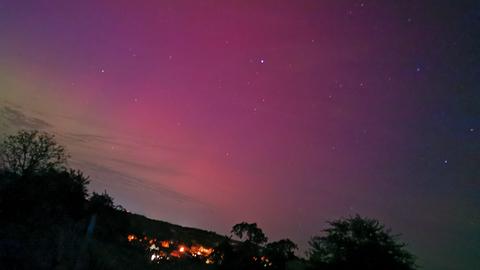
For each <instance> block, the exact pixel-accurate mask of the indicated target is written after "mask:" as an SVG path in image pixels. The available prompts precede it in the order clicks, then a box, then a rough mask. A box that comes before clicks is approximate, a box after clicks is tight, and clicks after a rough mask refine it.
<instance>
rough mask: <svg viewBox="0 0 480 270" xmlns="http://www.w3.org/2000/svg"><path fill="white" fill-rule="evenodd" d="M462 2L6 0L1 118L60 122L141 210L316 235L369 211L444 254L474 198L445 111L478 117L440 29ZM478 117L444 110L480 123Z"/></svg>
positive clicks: (48, 124) (184, 220)
mask: <svg viewBox="0 0 480 270" xmlns="http://www.w3.org/2000/svg"><path fill="white" fill-rule="evenodd" d="M340 2H341V3H340ZM407 2H408V1H407ZM462 8H463V7H460V6H459V7H457V8H451V9H447V7H446V6H443V5H438V6H436V9H435V10H434V11H433V12H430V13H429V11H431V7H430V6H429V5H427V4H418V3H416V4H414V3H413V2H412V3H406V2H405V3H403V4H400V3H399V2H396V1H392V2H390V3H388V4H387V3H386V2H385V3H384V2H382V3H380V2H378V1H376V3H373V2H372V3H370V2H368V1H366V2H365V3H363V2H361V1H328V2H327V1H323V2H322V1H231V2H228V3H227V2H222V1H137V2H133V1H75V3H74V2H73V1H5V2H0V35H1V37H2V38H1V42H0V87H1V88H0V89H1V92H0V102H1V103H0V106H1V107H0V109H1V110H2V112H3V114H2V115H3V117H2V118H1V119H0V121H2V122H0V124H1V126H2V129H3V130H6V131H12V130H14V129H17V128H32V127H33V128H40V129H44V130H48V131H51V132H54V133H56V134H57V137H58V139H59V140H60V141H61V142H62V143H63V144H65V145H67V147H68V149H69V151H70V153H71V155H72V160H71V163H70V164H71V165H72V166H73V167H76V168H80V169H82V170H84V171H85V172H86V173H87V174H89V175H90V176H91V179H92V184H91V187H92V190H96V191H103V190H105V189H106V190H107V191H108V192H109V193H110V194H112V196H113V197H114V198H115V199H116V202H117V203H120V204H122V205H123V206H124V207H126V208H127V209H128V210H129V211H132V212H138V213H142V214H145V215H147V216H149V217H152V218H157V219H161V220H166V221H170V222H173V223H178V224H182V225H186V226H194V227H200V228H205V229H209V230H215V231H218V232H220V233H228V232H229V228H230V227H231V226H232V225H233V224H235V223H237V222H240V221H251V222H258V223H259V226H260V227H261V228H263V229H264V230H265V231H266V233H267V235H268V236H269V237H270V238H271V239H272V240H275V239H279V238H280V237H289V238H291V239H293V240H295V241H296V242H297V243H299V244H300V246H302V247H305V245H306V242H307V241H308V239H309V237H310V236H312V235H315V234H318V233H319V232H320V230H321V229H322V228H324V222H325V221H326V220H328V219H333V218H338V217H341V216H348V215H353V214H356V213H360V214H362V215H366V216H371V217H375V218H379V219H381V220H382V221H384V222H385V223H386V224H387V226H389V227H392V228H393V230H394V231H396V232H402V233H403V234H404V235H405V237H404V239H405V240H406V241H407V242H409V244H410V245H411V247H412V249H413V250H414V252H415V253H418V254H419V255H421V262H422V263H424V264H426V265H427V268H426V269H428V267H432V269H435V267H436V266H437V263H438V260H439V258H441V257H442V254H447V253H449V252H450V251H448V249H443V248H442V247H443V246H444V245H446V244H447V243H449V242H452V241H458V242H462V243H466V241H467V240H465V239H466V238H463V236H462V234H460V235H459V233H458V232H457V231H455V229H454V228H453V226H449V225H448V224H457V225H459V224H461V226H464V227H462V228H463V229H465V226H466V227H468V226H469V225H465V223H464V221H465V220H467V219H468V217H471V216H474V215H473V214H472V213H474V212H475V211H474V210H475V209H474V208H473V206H471V204H469V202H470V199H471V198H472V197H471V193H469V191H468V187H469V186H471V184H472V180H471V174H468V173H467V174H466V175H463V176H458V175H459V174H458V172H460V171H463V172H464V171H465V170H467V171H468V170H470V169H471V167H468V168H466V169H465V168H464V167H456V166H468V164H470V163H468V162H466V161H465V160H462V158H468V157H470V156H469V154H468V153H467V154H462V155H460V154H458V153H460V150H461V151H464V150H465V149H460V150H459V149H457V148H455V147H453V146H452V145H456V143H455V140H454V139H452V137H451V136H453V135H452V134H450V133H448V134H447V133H441V131H438V130H441V128H440V129H439V127H441V126H442V123H443V122H441V121H444V120H445V119H446V118H442V117H447V116H445V114H442V113H444V112H446V114H447V115H452V116H451V117H453V118H452V119H454V118H455V117H457V116H458V117H462V119H467V118H465V117H464V115H463V112H459V111H456V110H455V108H454V107H448V106H447V107H445V104H446V101H447V100H448V99H445V98H441V97H438V96H441V95H440V93H447V92H448V91H449V90H450V89H453V88H451V87H454V86H455V85H458V80H457V79H456V78H457V77H455V76H450V73H448V72H450V71H448V70H449V69H448V68H447V66H448V65H447V63H448V62H449V61H454V60H453V59H458V57H459V56H458V55H457V54H455V48H453V49H452V48H450V47H445V46H447V45H445V46H444V45H443V44H444V43H447V42H449V41H450V40H458V39H457V36H456V33H457V31H454V30H455V29H456V28H455V27H461V24H460V22H459V21H460V19H459V18H462V17H461V16H460V14H463V13H462V12H463V9H462ZM445 10H448V12H450V13H448V14H449V17H448V16H445V13H446V11H445ZM439 18H446V19H444V20H445V21H444V22H442V20H443V19H442V20H440V19H439ZM447 25H450V26H447ZM451 25H453V26H451ZM449 27H450V28H449ZM459 42H460V43H461V41H459ZM448 44H450V43H448ZM461 46H462V45H458V47H461ZM458 47H457V48H458ZM452 50H453V51H452ZM446 51H448V52H449V54H448V56H445V55H443V54H444V53H445V52H446ZM439 55H442V56H443V57H438V56H439ZM442 74H443V75H442ZM437 95H438V96H437ZM455 119H456V118H455ZM468 119H470V120H471V119H474V117H471V118H468ZM468 119H467V120H465V121H463V122H461V121H456V120H455V121H453V120H452V122H448V123H447V124H446V125H447V126H448V125H451V128H450V129H449V130H455V129H456V128H458V129H459V130H460V129H461V131H458V132H459V133H460V132H463V131H464V130H465V131H467V130H470V129H471V128H477V126H478V123H479V122H478V121H476V122H475V121H473V120H472V121H470V120H468ZM475 119H478V118H475ZM445 121H446V120H445ZM453 122H454V123H455V124H452V123H453ZM475 125H477V126H475ZM478 128H480V126H478ZM454 135H455V136H457V135H458V134H457V133H455V134H454ZM470 135H471V134H470V133H468V132H466V134H465V135H458V136H460V137H462V138H467V140H470V142H471V141H472V139H471V138H470V137H464V136H470ZM455 138H457V137H455ZM458 138H459V137H458ZM477 139H478V134H477ZM449 145H450V146H449ZM469 149H470V148H469ZM462 153H464V152H462ZM446 160H448V162H445V161H446ZM465 164H467V165H465ZM477 176H478V175H477ZM453 177H455V179H456V180H455V181H456V183H457V184H458V186H457V189H452V188H451V186H450V185H451V183H452V181H453V180H452V179H453ZM434 179H437V180H434ZM477 184H478V182H477ZM432 186H433V188H432ZM477 187H478V186H477ZM477 197H478V196H477ZM445 209H450V210H445ZM458 209H462V210H461V211H459V210H458ZM477 210H478V209H477ZM427 213H428V214H427ZM446 218H447V219H448V220H449V221H448V222H447V223H445V219H446ZM475 218H476V219H474V222H478V221H479V220H480V217H479V216H478V213H477V214H476V216H475ZM475 224H478V223H475ZM459 226H460V225H459ZM472 226H474V225H472ZM477 226H478V225H477ZM468 228H470V227H468ZM468 228H467V229H468ZM467 229H465V230H467ZM470 229H472V228H470ZM439 235H440V236H439ZM432 241H436V242H435V243H432ZM467 242H468V241H467ZM432 250H433V251H432ZM462 256H468V255H463V253H462V254H460V253H459V254H458V256H457V259H456V261H455V260H454V263H452V265H458V263H461V262H462V261H464V260H467V261H468V259H469V258H470V257H468V258H466V259H465V257H462ZM452 267H453V266H452ZM445 269H447V268H445ZM448 269H450V268H448ZM452 269H453V268H452ZM458 269H460V268H458Z"/></svg>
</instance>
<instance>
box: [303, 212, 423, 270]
mask: <svg viewBox="0 0 480 270" xmlns="http://www.w3.org/2000/svg"><path fill="white" fill-rule="evenodd" d="M329 224H330V228H328V229H326V230H325V235H323V236H316V237H313V238H312V239H311V241H310V243H309V244H310V247H311V249H310V252H309V260H310V264H311V267H312V269H327V270H347V269H365V270H384V269H389V270H411V269H416V266H415V260H414V258H413V256H412V255H411V254H410V253H409V252H408V251H406V250H405V244H403V243H400V242H398V241H397V240H396V237H395V236H393V235H392V234H391V233H390V231H389V230H386V229H385V227H384V226H383V225H382V224H380V222H378V221H377V220H374V219H367V218H362V217H360V216H356V217H354V218H347V219H342V220H336V221H332V222H329Z"/></svg>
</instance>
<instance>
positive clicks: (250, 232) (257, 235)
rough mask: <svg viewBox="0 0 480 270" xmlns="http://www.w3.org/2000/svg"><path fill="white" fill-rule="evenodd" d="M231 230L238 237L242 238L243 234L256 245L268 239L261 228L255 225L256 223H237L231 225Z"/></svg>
mask: <svg viewBox="0 0 480 270" xmlns="http://www.w3.org/2000/svg"><path fill="white" fill-rule="evenodd" d="M231 232H232V233H233V234H234V235H235V236H237V237H238V238H240V239H243V237H244V236H245V237H246V241H249V242H251V243H254V244H257V245H261V244H264V243H266V242H267V241H268V238H267V236H265V234H264V233H263V231H262V229H260V228H259V227H258V226H257V223H247V222H242V223H238V224H236V225H234V226H233V228H232V231H231Z"/></svg>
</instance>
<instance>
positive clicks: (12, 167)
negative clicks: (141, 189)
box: [0, 130, 416, 270]
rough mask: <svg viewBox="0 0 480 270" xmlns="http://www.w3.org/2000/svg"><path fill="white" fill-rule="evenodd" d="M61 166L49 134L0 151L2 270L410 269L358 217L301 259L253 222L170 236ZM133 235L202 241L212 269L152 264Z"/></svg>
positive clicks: (59, 150)
mask: <svg viewBox="0 0 480 270" xmlns="http://www.w3.org/2000/svg"><path fill="white" fill-rule="evenodd" d="M67 159H68V154H67V153H66V151H65V149H64V147H63V146H60V145H58V144H57V143H56V141H55V139H54V136H53V135H50V134H47V133H41V132H38V131H25V130H23V131H20V132H18V133H17V134H15V135H11V136H8V137H7V138H6V139H5V140H4V141H3V142H2V143H1V145H0V269H158V268H161V269H232V270H236V269H243V270H244V269H249V270H255V269H279V270H284V269H320V270H321V269H325V270H347V269H348V270H351V269H361V270H385V269H389V270H410V269H416V265H415V259H414V257H413V256H412V255H411V254H410V253H409V252H408V251H407V250H406V249H405V245H404V244H403V243H401V242H399V241H398V240H397V238H396V237H395V236H393V235H392V234H391V233H390V231H389V230H387V229H385V228H384V226H383V225H382V224H381V223H380V222H378V221H376V220H373V219H367V218H362V217H360V216H355V217H352V218H346V219H341V220H336V221H332V222H329V227H328V228H327V229H325V230H324V231H323V232H322V233H321V234H320V235H319V236H314V237H312V239H311V241H310V243H309V244H310V249H309V251H308V253H307V256H306V258H298V257H297V256H296V255H295V252H296V250H297V249H298V248H297V245H296V244H295V243H293V242H292V241H291V240H289V239H281V240H278V241H273V242H268V238H267V236H266V235H265V233H264V232H263V231H262V229H260V228H259V227H258V226H257V224H256V223H246V222H242V223H239V224H236V225H234V226H233V228H232V231H231V234H232V235H230V236H229V237H227V236H225V238H224V239H223V240H220V239H219V237H218V236H217V235H216V234H214V233H208V232H203V231H200V230H194V229H189V230H186V229H182V230H183V231H176V230H175V229H173V226H174V225H171V224H167V223H161V222H159V221H158V222H157V221H150V220H147V219H145V218H143V217H142V218H140V217H137V216H136V215H133V214H130V213H128V212H126V210H125V209H124V208H123V207H121V206H118V205H115V203H114V200H113V198H112V197H111V196H109V195H108V194H107V193H106V192H104V193H100V194H99V193H95V192H94V193H93V194H88V189H87V187H88V184H89V178H88V177H87V176H85V175H84V174H83V173H82V172H81V171H78V170H73V169H70V168H68V167H67V166H66V161H67ZM177 227H178V226H177ZM158 228H160V229H158ZM162 228H164V229H162ZM178 228H179V230H180V228H181V227H178ZM131 232H135V233H138V234H148V233H152V234H153V233H155V234H158V235H164V236H165V237H182V238H184V239H182V240H183V241H189V239H185V238H188V237H196V238H203V239H204V241H205V242H210V243H211V244H214V245H215V246H214V252H213V254H212V258H211V261H212V262H214V263H213V264H210V265H206V264H202V263H199V262H198V261H194V260H182V261H178V262H177V263H170V264H168V265H158V264H153V263H150V261H149V258H147V257H146V253H145V251H144V250H140V249H135V248H132V247H131V246H130V245H129V244H128V242H127V241H126V236H127V234H128V233H131ZM187 232H188V233H187ZM189 234H190V235H191V236H189Z"/></svg>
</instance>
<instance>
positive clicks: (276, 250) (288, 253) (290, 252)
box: [265, 239, 298, 270]
mask: <svg viewBox="0 0 480 270" xmlns="http://www.w3.org/2000/svg"><path fill="white" fill-rule="evenodd" d="M296 249H298V247H297V245H296V244H295V243H294V242H292V241H291V240H290V239H282V240H279V241H276V242H272V243H268V244H267V246H266V248H265V255H267V257H268V258H269V259H270V260H271V262H272V264H273V268H274V269H282V270H283V269H285V267H286V266H285V264H286V262H287V261H289V260H292V259H294V258H295V253H294V252H295V250H296Z"/></svg>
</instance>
